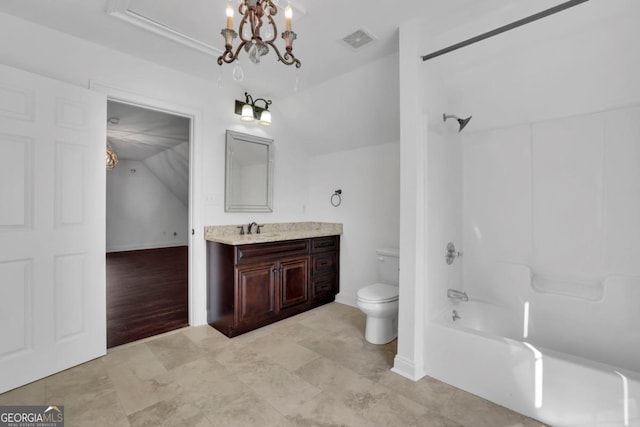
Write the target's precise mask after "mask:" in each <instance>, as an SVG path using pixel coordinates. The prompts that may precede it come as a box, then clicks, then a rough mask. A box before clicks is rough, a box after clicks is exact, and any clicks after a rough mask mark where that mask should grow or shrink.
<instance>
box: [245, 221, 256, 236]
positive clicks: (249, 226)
mask: <svg viewBox="0 0 640 427" xmlns="http://www.w3.org/2000/svg"><path fill="white" fill-rule="evenodd" d="M254 225H255V226H256V227H258V224H257V223H256V222H255V221H254V222H252V223H251V224H249V225H248V226H247V234H251V228H252V227H253V226H254Z"/></svg>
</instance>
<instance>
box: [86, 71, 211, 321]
mask: <svg viewBox="0 0 640 427" xmlns="http://www.w3.org/2000/svg"><path fill="white" fill-rule="evenodd" d="M89 89H90V90H94V91H96V92H100V93H103V94H105V95H106V101H105V102H108V101H115V102H120V103H123V104H129V105H133V106H136V107H141V108H146V109H149V110H156V111H160V112H163V113H168V114H172V115H175V116H180V117H185V118H188V119H189V122H190V123H189V128H190V129H189V207H188V208H189V233H188V234H189V238H188V242H189V244H188V246H189V266H188V274H189V285H188V287H189V296H188V301H189V302H188V304H189V325H191V326H195V325H201V324H204V323H206V314H207V313H206V287H205V286H204V285H202V284H203V283H204V280H205V278H204V277H201V276H202V274H204V273H202V274H198V272H203V271H205V268H204V265H202V264H203V263H204V260H205V250H206V246H205V241H204V238H201V239H196V238H195V237H196V236H200V237H202V236H203V235H204V228H203V225H202V217H201V212H202V207H201V206H200V204H201V203H202V202H201V198H199V197H195V196H196V194H199V188H200V187H199V186H200V182H199V181H198V180H197V177H198V176H200V175H201V174H199V172H200V166H201V162H200V161H199V160H198V159H201V158H202V155H201V147H202V143H201V139H202V137H201V135H202V132H201V131H200V130H201V128H202V116H203V115H202V112H201V111H200V110H199V109H197V108H193V107H187V106H184V105H181V104H179V103H176V102H173V101H167V100H162V99H158V98H153V97H149V96H146V95H143V94H140V93H136V92H131V91H128V90H125V89H120V88H117V87H113V86H110V85H108V84H104V83H101V82H97V81H89ZM106 121H107V117H105V127H106ZM105 173H106V172H105ZM105 196H106V188H105ZM105 254H106V248H105Z"/></svg>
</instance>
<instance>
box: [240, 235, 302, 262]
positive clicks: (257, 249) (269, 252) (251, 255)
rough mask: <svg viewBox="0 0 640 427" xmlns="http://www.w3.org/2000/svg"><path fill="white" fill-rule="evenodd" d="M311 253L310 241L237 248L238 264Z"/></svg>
mask: <svg viewBox="0 0 640 427" xmlns="http://www.w3.org/2000/svg"><path fill="white" fill-rule="evenodd" d="M308 253H309V240H285V241H282V242H269V243H253V244H249V245H240V246H237V247H236V263H237V264H244V263H247V262H255V261H256V260H269V259H273V258H278V259H280V258H283V257H286V256H289V255H306V254H308Z"/></svg>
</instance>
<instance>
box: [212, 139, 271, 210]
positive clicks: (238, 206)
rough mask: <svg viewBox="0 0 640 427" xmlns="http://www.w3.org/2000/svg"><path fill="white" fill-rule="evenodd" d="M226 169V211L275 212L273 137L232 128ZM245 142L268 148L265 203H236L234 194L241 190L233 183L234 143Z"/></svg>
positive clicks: (226, 155) (227, 140)
mask: <svg viewBox="0 0 640 427" xmlns="http://www.w3.org/2000/svg"><path fill="white" fill-rule="evenodd" d="M225 139H226V149H225V157H226V170H225V196H224V211H225V212H273V139H268V138H262V137H259V136H254V135H248V134H244V133H240V132H235V131H232V130H227V132H226V138H225ZM238 142H244V143H247V144H259V145H262V146H264V147H265V148H266V161H267V162H268V164H267V168H266V171H267V176H266V188H265V191H266V193H267V194H266V195H265V200H266V203H265V204H243V203H234V202H233V201H234V200H235V199H234V195H236V193H237V192H238V191H239V189H238V188H237V187H234V183H233V175H234V170H233V166H234V165H233V150H232V145H233V144H234V143H238Z"/></svg>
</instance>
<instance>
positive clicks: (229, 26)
mask: <svg viewBox="0 0 640 427" xmlns="http://www.w3.org/2000/svg"><path fill="white" fill-rule="evenodd" d="M227 29H229V30H232V29H233V7H231V3H229V4H228V5H227Z"/></svg>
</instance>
